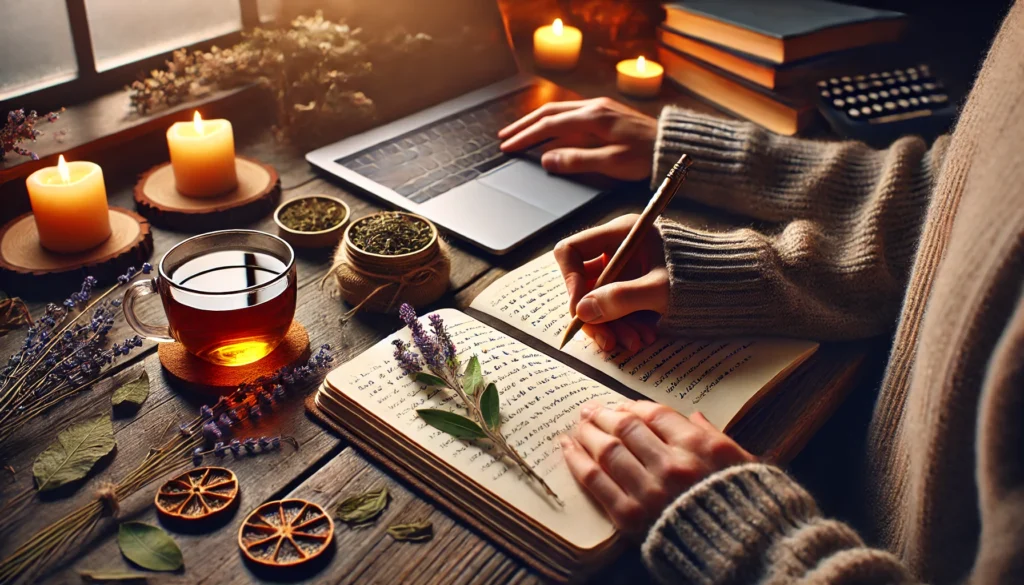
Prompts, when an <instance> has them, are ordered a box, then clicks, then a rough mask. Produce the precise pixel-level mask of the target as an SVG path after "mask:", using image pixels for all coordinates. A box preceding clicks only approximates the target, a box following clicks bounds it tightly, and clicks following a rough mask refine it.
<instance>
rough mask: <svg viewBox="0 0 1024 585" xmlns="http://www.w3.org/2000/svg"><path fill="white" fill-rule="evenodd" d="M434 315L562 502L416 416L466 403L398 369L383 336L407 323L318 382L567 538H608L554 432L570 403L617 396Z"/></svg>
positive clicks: (452, 314)
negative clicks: (491, 387) (489, 386)
mask: <svg viewBox="0 0 1024 585" xmlns="http://www.w3.org/2000/svg"><path fill="white" fill-rule="evenodd" d="M437 313H438V314H439V315H441V317H442V318H443V319H444V321H445V324H446V325H447V326H448V328H449V330H450V332H451V334H452V337H453V339H454V341H455V344H456V347H457V348H458V349H459V351H460V359H462V361H463V363H466V361H468V359H469V358H470V357H471V356H472V355H473V354H475V355H476V356H477V358H478V359H479V360H480V366H481V369H482V371H483V374H484V379H485V380H487V381H488V382H494V383H495V384H496V385H497V387H498V395H499V397H500V402H501V413H502V426H501V428H502V431H503V433H504V435H505V437H506V438H507V439H508V441H509V443H510V444H512V445H513V446H514V447H515V448H516V450H517V451H518V452H519V453H520V454H521V455H522V456H523V457H524V458H525V459H526V460H527V461H529V463H530V465H531V466H532V467H533V469H534V471H536V472H537V473H538V474H539V475H541V477H543V478H544V481H546V482H547V483H548V485H550V486H551V489H553V490H554V491H555V493H556V494H558V496H559V497H560V498H561V499H562V501H563V502H564V503H565V506H564V507H561V506H559V505H558V504H557V503H555V502H554V501H553V500H552V499H551V498H549V497H548V496H547V495H545V493H544V491H543V488H541V487H539V486H538V485H537V484H535V483H534V482H533V481H531V480H528V479H526V478H525V477H524V476H523V475H522V474H521V473H520V472H519V469H518V467H516V466H515V464H512V463H506V462H505V461H504V460H499V459H497V458H495V457H493V456H492V455H491V454H490V452H489V449H488V447H487V446H486V445H481V444H478V443H479V442H468V441H462V440H458V439H454V438H452V437H451V436H449V435H447V434H445V433H443V432H441V431H438V430H436V429H434V428H433V427H429V426H427V425H426V423H424V422H423V421H422V420H421V419H420V418H419V416H418V415H417V414H416V409H418V408H441V409H445V410H449V411H452V412H457V413H459V414H465V411H464V409H463V408H462V407H461V403H460V402H459V401H458V399H457V398H455V397H454V394H453V393H451V392H450V391H447V390H438V389H433V388H431V389H427V388H426V387H425V386H422V385H420V384H418V383H416V382H414V381H413V380H412V379H411V378H410V377H409V376H406V375H404V374H403V373H402V371H401V369H400V368H399V367H398V365H397V363H396V362H395V359H394V357H393V355H392V352H393V350H394V346H392V344H391V341H392V340H393V339H403V340H404V341H407V342H408V341H409V339H410V336H409V333H408V330H407V329H403V330H401V331H399V332H397V333H395V334H393V335H391V336H389V337H388V338H387V339H386V340H384V341H381V342H380V343H378V344H377V345H375V346H373V347H372V348H370V349H369V350H367V351H366V352H364V353H362V354H360V355H359V356H358V357H356V358H355V359H353V360H351V361H349V362H348V363H346V364H344V365H342V366H340V367H338V368H337V369H335V370H333V371H332V372H330V373H329V374H328V375H327V380H326V382H327V384H328V385H329V386H330V387H331V388H332V389H333V390H334V391H337V392H342V393H344V394H345V395H346V396H348V397H349V398H350V399H351V400H353V401H355V402H356V403H358V404H359V405H360V406H361V407H362V408H364V409H366V410H367V411H369V412H371V413H372V414H373V415H374V416H376V417H377V418H379V419H381V420H382V421H384V422H385V423H387V424H388V425H390V426H391V427H392V428H394V429H396V431H399V432H402V433H403V434H405V435H406V436H407V437H409V439H410V440H411V441H412V442H414V443H416V444H417V445H419V446H420V447H422V448H423V449H425V450H427V451H429V452H430V453H433V454H435V455H437V456H438V457H440V458H441V459H442V460H444V461H445V462H446V463H447V464H449V465H451V466H452V467H453V468H454V469H457V470H459V471H460V472H462V473H463V474H465V475H466V476H468V477H469V478H470V479H471V480H472V481H474V482H476V483H477V484H479V485H480V486H482V487H483V488H485V489H487V490H489V491H490V492H491V493H493V494H495V495H496V496H498V497H499V498H501V499H502V500H504V501H505V502H507V503H508V504H509V505H510V506H511V507H512V508H514V509H517V510H519V511H520V512H522V513H523V514H525V515H526V516H528V517H530V518H532V519H533V520H535V521H536V522H537V523H539V524H541V525H543V526H544V527H545V528H547V529H548V530H550V531H551V532H553V533H555V534H557V535H559V536H560V537H562V538H563V539H565V540H566V541H567V542H569V543H571V544H572V545H573V546H575V547H578V548H581V549H589V548H593V547H594V546H597V545H598V544H601V543H602V542H604V541H606V540H607V539H608V538H610V537H611V536H612V535H613V534H614V532H615V529H614V526H613V525H612V524H611V522H610V521H609V520H608V518H607V517H606V516H605V515H604V512H603V511H601V509H600V508H599V507H597V506H595V504H594V503H593V502H592V501H591V500H590V499H589V498H588V497H587V496H586V495H585V494H584V492H583V490H582V488H580V487H579V485H578V484H577V483H576V481H575V480H574V479H573V477H572V475H570V473H569V469H568V467H566V465H565V462H564V460H563V458H562V452H561V448H560V447H559V445H558V435H559V434H561V433H563V432H565V431H568V430H569V429H571V428H572V427H573V426H574V425H575V423H576V422H577V421H578V420H579V415H578V412H577V411H578V408H579V406H580V405H582V404H583V403H585V402H588V401H598V402H601V403H605V404H613V403H615V402H619V401H621V400H623V397H622V396H621V395H619V394H617V393H615V392H613V391H611V390H609V389H608V388H607V387H605V386H603V385H601V384H598V383H597V382H594V381H593V380H591V379H589V378H587V377H585V376H583V375H582V374H580V373H578V372H576V371H574V370H572V369H570V368H568V367H567V366H565V365H563V364H561V363H559V362H558V361H556V360H553V359H551V358H549V357H547V356H546V355H544V354H542V353H540V352H538V351H536V350H534V349H533V348H531V347H529V346H527V345H525V344H522V343H520V342H519V341H517V340H515V339H513V338H511V337H509V336H507V335H505V334H503V333H501V332H499V331H496V330H495V329H492V328H491V327H489V326H487V325H485V324H484V323H481V322H479V321H477V320H475V319H473V318H472V317H470V316H468V315H466V314H464V313H461V312H459V311H455V310H452V309H442V310H440V311H437ZM424 323H426V319H425V318H424Z"/></svg>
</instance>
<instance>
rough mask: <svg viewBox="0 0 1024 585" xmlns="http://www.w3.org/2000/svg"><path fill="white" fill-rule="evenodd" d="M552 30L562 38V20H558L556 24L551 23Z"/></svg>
mask: <svg viewBox="0 0 1024 585" xmlns="http://www.w3.org/2000/svg"><path fill="white" fill-rule="evenodd" d="M551 29H552V31H553V32H554V33H555V35H556V36H559V37H560V36H562V19H561V18H556V19H555V22H553V23H551Z"/></svg>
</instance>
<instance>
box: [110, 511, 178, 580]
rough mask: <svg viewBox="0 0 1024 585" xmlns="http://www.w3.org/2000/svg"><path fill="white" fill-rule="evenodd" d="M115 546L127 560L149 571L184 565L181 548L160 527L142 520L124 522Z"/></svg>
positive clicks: (172, 569)
mask: <svg viewBox="0 0 1024 585" xmlns="http://www.w3.org/2000/svg"><path fill="white" fill-rule="evenodd" d="M117 546H118V547H120V548H121V554H123V555H124V556H125V558H127V559H128V560H129V561H131V562H133V563H135V564H136V565H138V566H140V567H142V568H143V569H149V570H150V571H176V570H178V569H180V568H181V567H182V565H184V561H183V559H182V558H181V549H180V548H178V545H177V543H175V542H174V539H173V538H171V537H170V535H168V534H167V533H166V532H164V531H163V530H162V529H160V528H158V527H156V526H153V525H152V524H146V523H144V522H124V523H123V524H121V525H120V526H119V527H118V529H117Z"/></svg>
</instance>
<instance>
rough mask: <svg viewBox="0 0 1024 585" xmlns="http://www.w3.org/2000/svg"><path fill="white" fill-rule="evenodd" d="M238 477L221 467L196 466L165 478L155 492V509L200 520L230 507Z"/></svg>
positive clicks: (235, 494) (236, 496) (179, 517)
mask: <svg viewBox="0 0 1024 585" xmlns="http://www.w3.org/2000/svg"><path fill="white" fill-rule="evenodd" d="M236 498H238V478H237V477H235V474H234V473H233V472H232V471H231V470H230V469H224V468H223V467H196V468H195V469H190V470H188V471H186V472H185V473H182V474H181V475H179V476H177V477H175V478H173V479H171V480H169V481H168V482H167V483H165V484H164V485H163V486H161V487H160V490H159V491H157V492H156V500H155V503H156V509H157V510H159V511H160V512H161V513H162V514H165V515H167V516H169V517H171V518H176V519H181V520H203V519H206V518H209V517H211V516H214V515H216V514H219V513H220V512H223V511H224V510H227V509H228V508H230V507H231V504H233V503H234V502H235V499H236Z"/></svg>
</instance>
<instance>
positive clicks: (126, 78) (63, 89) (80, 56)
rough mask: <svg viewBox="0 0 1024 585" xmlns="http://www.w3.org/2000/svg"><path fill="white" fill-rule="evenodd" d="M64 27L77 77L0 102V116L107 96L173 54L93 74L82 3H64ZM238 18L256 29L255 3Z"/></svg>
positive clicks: (219, 40)
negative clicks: (3, 113) (73, 57)
mask: <svg viewBox="0 0 1024 585" xmlns="http://www.w3.org/2000/svg"><path fill="white" fill-rule="evenodd" d="M65 2H66V4H67V10H68V23H69V24H70V26H71V42H72V46H73V47H74V52H75V61H76V63H77V66H78V73H77V74H76V75H75V78H74V79H69V80H67V81H62V82H58V83H55V84H53V85H49V86H46V87H43V88H40V89H36V90H32V91H29V92H26V93H23V94H19V95H16V96H12V97H9V98H6V99H4V100H0V112H7V111H9V110H14V109H18V108H21V107H24V108H26V109H33V110H37V111H40V112H42V111H51V110H56V109H59V108H61V107H65V106H71V105H75V104H77V103H80V102H83V101H87V100H90V99H93V98H96V97H99V96H101V95H104V94H108V93H111V92H113V91H116V90H118V89H121V88H123V87H124V86H125V85H128V84H130V83H131V82H132V81H135V80H136V79H139V74H140V72H143V71H150V70H151V69H157V68H160V67H163V65H164V62H165V61H167V60H168V59H170V57H171V54H172V53H173V51H167V52H164V53H159V54H156V55H153V56H151V57H146V58H144V59H140V60H138V61H133V62H131V63H126V64H124V65H119V66H117V67H114V68H113V69H108V70H106V71H97V70H96V57H95V55H94V54H93V50H92V37H91V34H90V31H89V19H88V17H87V15H86V10H85V0H65ZM238 3H239V6H240V8H241V14H242V29H243V30H245V29H249V28H252V27H254V26H259V25H260V24H261V23H260V16H259V11H258V9H257V5H256V0H238ZM241 37H242V35H241V32H233V33H229V34H226V35H221V36H219V37H215V38H212V39H207V40H205V41H201V42H199V43H195V44H193V45H189V46H186V47H184V48H186V49H189V50H193V49H200V50H208V49H209V48H210V47H212V46H214V45H218V46H227V45H233V44H235V43H236V42H238V41H239V40H241Z"/></svg>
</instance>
